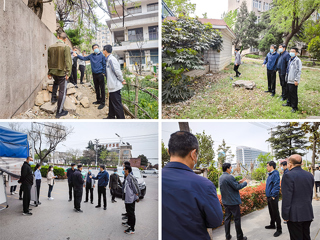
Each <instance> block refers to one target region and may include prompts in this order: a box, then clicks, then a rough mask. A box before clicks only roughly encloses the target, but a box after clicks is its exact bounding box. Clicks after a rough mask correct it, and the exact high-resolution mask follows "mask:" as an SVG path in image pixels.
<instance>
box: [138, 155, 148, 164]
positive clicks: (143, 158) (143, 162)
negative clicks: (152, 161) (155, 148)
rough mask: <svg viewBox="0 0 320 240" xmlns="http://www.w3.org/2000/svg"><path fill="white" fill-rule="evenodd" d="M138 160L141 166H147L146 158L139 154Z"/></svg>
mask: <svg viewBox="0 0 320 240" xmlns="http://www.w3.org/2000/svg"><path fill="white" fill-rule="evenodd" d="M138 158H141V166H148V158H147V157H146V156H145V155H143V154H140V155H139V156H138Z"/></svg>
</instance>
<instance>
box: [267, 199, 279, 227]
mask: <svg viewBox="0 0 320 240" xmlns="http://www.w3.org/2000/svg"><path fill="white" fill-rule="evenodd" d="M278 203H279V196H277V197H276V198H275V199H274V200H272V198H271V197H268V209H269V214H270V218H271V220H270V225H271V226H276V223H277V231H282V228H281V218H280V213H279V205H278Z"/></svg>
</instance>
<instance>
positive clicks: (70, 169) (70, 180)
mask: <svg viewBox="0 0 320 240" xmlns="http://www.w3.org/2000/svg"><path fill="white" fill-rule="evenodd" d="M74 166H75V164H74V163H71V168H69V169H68V170H67V177H68V186H69V202H71V201H72V188H73V183H72V175H73V173H74V171H75V169H74Z"/></svg>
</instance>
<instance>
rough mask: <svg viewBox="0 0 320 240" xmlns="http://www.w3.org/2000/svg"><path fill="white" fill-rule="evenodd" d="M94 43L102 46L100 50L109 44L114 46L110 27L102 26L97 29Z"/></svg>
mask: <svg viewBox="0 0 320 240" xmlns="http://www.w3.org/2000/svg"><path fill="white" fill-rule="evenodd" d="M93 43H96V44H98V45H99V46H100V49H102V47H103V46H105V45H107V44H112V41H111V32H110V30H109V28H108V26H102V27H100V28H98V29H97V32H96V35H95V39H94V40H93Z"/></svg>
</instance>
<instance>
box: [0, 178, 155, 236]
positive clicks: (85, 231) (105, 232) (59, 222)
mask: <svg viewBox="0 0 320 240" xmlns="http://www.w3.org/2000/svg"><path fill="white" fill-rule="evenodd" d="M145 182H146V185H147V193H146V196H145V198H144V199H143V200H141V201H140V202H139V203H137V204H136V219H137V221H136V232H135V234H133V235H127V234H125V233H124V232H123V231H124V230H125V229H126V228H125V227H123V226H122V225H121V222H122V220H121V213H124V212H125V207H124V202H123V201H122V200H121V199H116V200H117V203H111V196H110V192H109V191H107V205H108V206H107V210H106V211H104V210H103V208H100V209H96V208H95V207H94V206H95V205H96V204H97V190H96V189H95V190H94V204H90V203H83V202H82V203H81V208H82V209H83V213H76V212H74V211H73V202H68V183H67V180H60V181H56V184H55V185H54V188H53V192H52V197H54V200H53V201H49V200H47V196H46V195H47V191H48V185H47V184H46V179H43V181H42V186H41V192H40V201H41V202H42V204H41V205H40V206H39V207H31V208H32V209H33V210H32V213H33V215H32V216H23V215H22V201H20V200H18V195H8V204H9V208H8V209H5V210H3V211H0V239H6V240H16V239H25V240H29V239H30V240H37V239H39V240H51V239H52V240H53V239H54V240H57V239H59V240H60V239H61V240H62V239H68V240H72V239H77V240H88V239H103V240H122V239H124V240H125V239H139V240H140V239H148V240H156V239H158V177H157V176H152V175H148V177H147V178H145ZM17 191H19V187H18V189H17ZM7 192H9V189H8V188H7ZM83 199H84V197H83Z"/></svg>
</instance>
